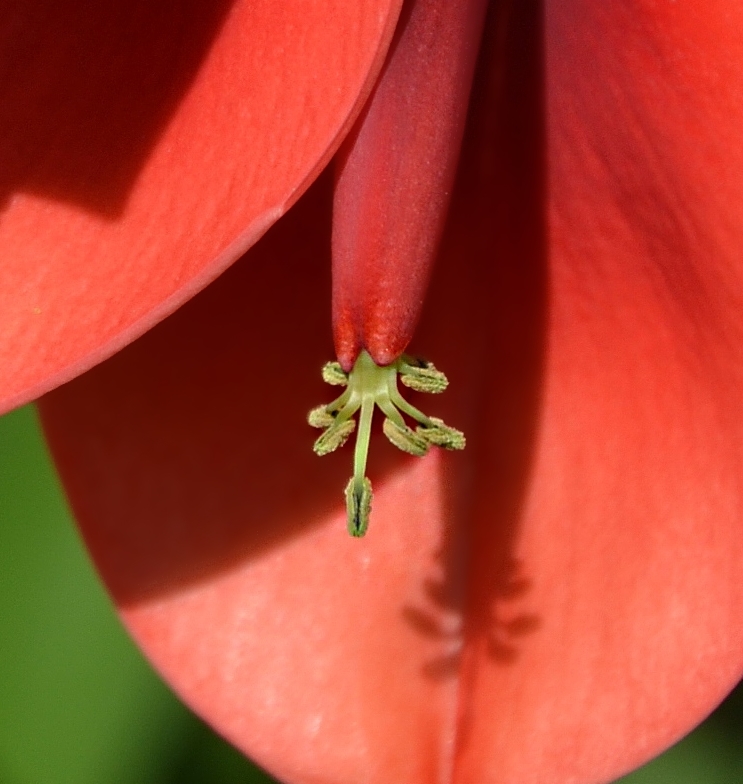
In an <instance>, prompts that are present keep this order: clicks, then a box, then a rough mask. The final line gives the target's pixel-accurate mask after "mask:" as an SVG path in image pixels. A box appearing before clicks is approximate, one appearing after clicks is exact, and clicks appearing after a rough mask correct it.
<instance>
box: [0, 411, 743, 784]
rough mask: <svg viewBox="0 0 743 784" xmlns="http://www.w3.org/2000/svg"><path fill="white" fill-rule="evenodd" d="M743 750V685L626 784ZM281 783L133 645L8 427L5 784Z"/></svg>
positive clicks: (40, 466) (737, 766)
mask: <svg viewBox="0 0 743 784" xmlns="http://www.w3.org/2000/svg"><path fill="white" fill-rule="evenodd" d="M741 740H743V689H741V688H739V689H738V690H737V691H736V692H734V693H733V695H731V697H730V698H729V699H728V700H727V701H726V702H725V703H724V704H723V705H722V706H721V707H720V708H719V709H718V710H717V711H716V712H715V713H714V714H713V715H712V716H711V717H710V718H709V719H708V720H707V722H705V723H704V724H703V725H702V726H701V727H700V728H699V729H698V730H696V732H694V733H692V734H691V735H690V736H689V737H688V738H686V739H685V740H684V741H682V742H681V743H679V744H678V745H677V746H676V747H674V748H673V749H671V750H670V751H669V752H667V753H666V754H664V755H663V756H662V757H659V758H658V759H657V760H655V761H654V762H652V763H650V764H649V765H647V766H646V767H645V768H643V769H641V770H639V771H636V772H635V773H633V774H632V775H631V776H628V777H626V778H624V779H622V780H621V781H622V784H739V783H740V782H742V781H743V743H741ZM272 781H273V779H271V778H270V777H269V776H267V775H266V774H265V773H263V772H262V771H260V770H259V769H258V768H256V767H255V766H253V765H251V764H250V763H249V762H248V761H247V760H245V759H244V758H243V757H242V756H241V755H240V754H239V753H237V752H236V751H235V750H234V749H232V748H231V747H230V746H229V745H228V744H226V743H225V742H224V741H222V740H221V739H220V738H218V737H217V736H216V735H214V733H212V732H211V731H210V730H209V729H208V728H207V727H206V726H205V725H204V724H203V723H202V722H200V721H199V720H198V719H197V718H196V717H195V716H194V715H193V714H191V713H190V712H189V711H188V710H187V709H186V708H184V707H183V706H182V705H181V704H180V703H179V702H178V700H176V699H175V697H174V696H173V695H172V694H171V693H170V691H169V690H168V689H167V687H165V686H164V685H163V684H162V683H161V682H160V681H159V679H158V678H157V677H156V676H155V675H154V673H153V672H152V671H151V670H150V668H149V666H148V665H147V664H146V662H145V661H144V660H143V658H142V657H141V655H140V654H139V652H138V651H137V650H136V648H135V647H134V646H133V645H132V643H131V642H130V641H129V639H128V638H127V636H126V634H125V633H124V631H123V630H122V628H121V626H120V625H119V622H118V620H117V619H116V616H115V614H114V612H113V610H112V608H111V605H110V603H109V601H108V598H107V597H106V595H105V593H104V592H103V589H102V588H101V586H100V585H99V583H98V580H97V578H96V576H95V574H94V572H93V569H92V567H91V566H90V564H89V563H88V560H87V557H86V555H85V553H84V551H83V549H82V545H81V543H80V541H79V540H78V536H77V534H76V532H75V529H74V527H73V524H72V520H71V518H70V515H69V512H68V510H67V509H66V506H65V502H64V498H63V496H62V493H61V491H60V489H59V485H58V482H57V480H56V477H55V474H54V469H53V468H52V466H51V463H50V461H49V458H48V456H47V453H46V450H45V446H44V443H43V440H42V437H41V435H40V431H39V427H38V424H37V421H36V415H35V411H34V409H33V408H32V407H30V406H29V407H26V408H24V409H21V410H19V411H15V412H13V413H11V414H8V415H6V416H5V417H2V418H0V784H237V783H238V782H240V783H241V784H270V782H272ZM546 784H547V783H546Z"/></svg>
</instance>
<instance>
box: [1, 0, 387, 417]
mask: <svg viewBox="0 0 743 784" xmlns="http://www.w3.org/2000/svg"><path fill="white" fill-rule="evenodd" d="M399 6H400V0H364V1H363V2H351V3H349V2H323V3H316V2H308V0H281V2H277V0H257V1H256V0H217V1H216V2H215V0H185V2H181V1H180V0H163V2H156V3H152V2H148V0H135V1H134V2H118V3H90V2H85V1H84V0H62V1H61V2H60V1H58V0H43V1H42V2H41V3H38V2H35V3H26V2H22V0H17V1H16V2H10V3H4V4H3V6H2V9H0V335H2V340H1V341H0V367H2V373H0V410H7V409H8V408H11V407H13V406H15V405H18V404H20V403H21V402H24V401H26V400H28V399H30V398H32V397H34V396H36V395H38V394H40V393H41V392H43V391H46V390H47V389H49V388H51V387H52V386H54V385H56V384H58V383H60V382H61V381H64V380H66V379H68V378H70V377H72V376H74V375H75V374H77V373H80V372H82V371H83V370H84V369H86V368H88V367H90V366H91V365H92V364H94V363H95V362H98V361H100V360H101V359H103V358H104V357H105V356H107V355H109V354H111V353H112V352H114V351H116V350H117V349H118V348H120V347H121V346H123V345H124V344H126V343H128V342H129V341H130V340H132V339H133V338H134V337H136V336H137V335H139V334H141V333H142V332H144V331H145V330H146V329H148V328H149V327H151V326H152V325H153V324H155V323H156V322H157V321H159V320H160V319H162V318H163V317H164V316H166V315H167V314H168V313H170V312H171V311H173V310H174V309H175V308H176V307H178V306H179V305H180V304H181V303H182V302H183V301H185V300H186V299H188V298H189V297H190V296H192V295H193V294H194V293H195V292H196V291H198V290H199V289H201V288H202V287H203V286H204V285H206V284H207V283H208V282H209V281H210V280H212V279H213V278H214V277H216V276H217V275H218V274H219V273H220V272H221V271H222V270H223V269H224V268H225V267H227V266H228V265H229V264H230V263H231V262H232V261H234V260H235V259H236V258H237V257H238V256H239V255H240V254H241V253H242V252H244V250H245V249H246V248H247V247H249V246H250V245H251V244H252V243H253V242H255V241H256V240H257V239H258V238H259V237H260V236H261V234H262V233H263V232H264V231H265V230H266V229H267V228H268V226H270V225H271V224H272V223H273V222H274V221H275V220H276V219H277V218H278V217H279V216H280V215H281V214H282V213H283V212H284V211H285V210H286V209H287V208H288V206H289V205H291V204H292V203H293V202H294V201H295V200H296V199H297V198H298V197H299V195H300V193H301V192H302V191H303V190H304V189H305V188H306V187H307V185H308V184H309V183H310V182H311V181H312V179H313V178H314V177H315V176H316V175H317V173H318V172H319V171H320V169H321V168H322V167H323V166H324V165H325V163H327V161H328V160H329V158H330V156H331V154H332V152H333V150H334V148H335V146H337V144H338V143H339V141H340V138H341V137H342V134H343V133H344V131H345V130H346V128H347V126H348V125H349V123H350V122H351V121H352V120H353V119H354V118H355V114H356V113H357V112H358V111H359V110H360V108H361V105H362V103H363V100H364V99H365V97H366V94H367V93H368V91H369V90H370V89H371V86H372V84H373V79H374V78H375V76H376V72H377V70H378V69H379V67H380V66H381V62H382V59H383V57H384V54H385V52H386V47H387V44H388V41H389V39H390V38H391V36H392V32H393V28H394V24H395V21H396V15H397V13H398V10H399Z"/></svg>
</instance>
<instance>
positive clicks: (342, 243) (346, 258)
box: [332, 0, 487, 371]
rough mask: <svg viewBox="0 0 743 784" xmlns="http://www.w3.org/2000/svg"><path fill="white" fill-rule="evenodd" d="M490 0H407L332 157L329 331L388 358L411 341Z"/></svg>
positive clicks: (350, 350)
mask: <svg viewBox="0 0 743 784" xmlns="http://www.w3.org/2000/svg"><path fill="white" fill-rule="evenodd" d="M486 8H487V0H458V2H455V3H453V2H450V0H416V1H415V2H409V3H407V4H406V5H405V8H404V10H403V14H402V16H401V17H400V20H399V22H398V26H397V31H396V34H395V38H394V39H393V42H392V46H391V47H390V52H389V55H388V57H387V60H386V62H385V65H384V68H383V69H382V72H381V74H380V76H379V80H378V81H377V84H376V85H375V87H374V91H373V92H372V95H371V96H370V98H369V101H368V102H367V105H366V106H365V107H364V111H363V112H362V114H361V116H360V117H359V119H358V121H357V122H356V125H355V126H354V128H353V130H352V131H351V133H350V135H349V137H348V139H346V141H345V142H344V144H343V146H342V147H341V149H340V151H339V153H338V156H337V158H336V161H335V169H336V183H335V196H334V201H333V241H332V250H333V253H332V255H333V335H334V342H335V351H336V355H337V357H338V360H339V362H340V363H341V366H342V367H343V368H344V369H345V370H346V371H349V370H351V368H352V367H353V364H354V362H355V361H356V358H357V357H358V354H359V352H360V351H361V349H365V350H366V351H368V352H369V354H370V355H371V357H372V359H373V360H374V361H375V362H376V363H377V364H378V365H389V364H390V363H391V362H393V361H394V360H396V359H397V358H398V357H399V356H400V355H401V354H402V353H403V351H404V350H405V348H406V347H407V345H408V343H410V341H411V339H412V337H413V333H414V331H415V327H416V325H417V323H418V319H419V317H420V313H421V308H422V307H423V302H424V299H425V295H426V289H427V288H428V281H429V278H430V276H431V267H432V265H433V263H434V261H435V259H436V254H437V251H438V246H439V241H440V239H441V234H442V231H443V228H444V221H445V220H446V213H447V207H448V206H449V200H450V198H451V192H452V186H453V184H454V177H455V174H456V170H457V161H458V160H459V149H460V146H461V143H462V134H463V132H464V124H465V119H466V116H467V106H468V104H469V96H470V90H471V85H472V74H473V72H474V69H475V62H476V60H477V52H478V50H479V48H480V39H481V36H482V26H483V20H484V18H485V10H486Z"/></svg>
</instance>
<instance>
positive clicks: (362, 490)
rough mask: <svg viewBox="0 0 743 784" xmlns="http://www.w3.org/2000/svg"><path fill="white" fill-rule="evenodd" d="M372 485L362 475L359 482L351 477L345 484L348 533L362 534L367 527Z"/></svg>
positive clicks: (353, 534) (352, 534)
mask: <svg viewBox="0 0 743 784" xmlns="http://www.w3.org/2000/svg"><path fill="white" fill-rule="evenodd" d="M371 504H372V486H371V482H370V481H369V480H368V479H367V478H366V477H364V478H363V479H362V480H361V482H357V481H356V479H354V478H353V477H351V478H350V479H349V480H348V484H347V485H346V509H347V511H348V533H349V534H351V536H363V535H364V534H365V533H366V529H367V528H368V527H369V515H370V514H371Z"/></svg>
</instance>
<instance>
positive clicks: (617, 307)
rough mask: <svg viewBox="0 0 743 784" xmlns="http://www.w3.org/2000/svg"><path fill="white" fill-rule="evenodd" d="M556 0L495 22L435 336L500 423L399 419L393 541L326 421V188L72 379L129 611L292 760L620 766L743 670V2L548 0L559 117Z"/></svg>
mask: <svg viewBox="0 0 743 784" xmlns="http://www.w3.org/2000/svg"><path fill="white" fill-rule="evenodd" d="M537 6H538V4H537V3H528V2H524V3H516V4H514V5H513V9H512V16H511V17H510V18H509V17H508V15H507V14H506V11H505V10H504V11H503V18H502V19H501V22H502V26H501V27H499V28H498V29H497V31H493V30H491V31H490V37H489V49H488V51H489V53H490V55H491V60H490V62H489V64H488V68H489V70H488V71H487V72H488V74H489V79H488V80H487V82H486V84H485V85H484V86H482V85H481V89H480V91H479V92H478V95H479V96H480V97H479V98H478V100H477V101H476V103H477V111H476V115H475V116H476V118H477V120H476V122H475V123H474V124H473V126H472V127H471V128H470V131H469V136H468V140H467V142H466V144H465V148H464V149H465V151H466V152H465V157H464V160H463V166H462V168H461V171H460V179H459V182H458V185H457V191H456V193H455V196H454V200H453V205H452V206H453V210H452V214H451V219H450V222H449V225H448V228H447V231H446V235H445V238H444V242H443V247H442V254H441V257H440V263H439V266H438V268H437V274H436V275H435V276H434V280H433V286H432V291H431V298H430V300H429V301H428V303H427V308H426V311H425V313H424V316H423V320H422V322H421V327H420V331H419V342H418V344H417V345H416V348H420V350H421V352H422V353H424V354H425V355H426V356H430V357H432V358H434V360H435V361H436V362H437V364H438V365H439V366H440V367H442V368H444V369H445V370H446V371H447V373H448V375H449V376H450V379H451V382H452V384H451V387H450V389H449V390H448V391H447V393H446V394H445V395H443V396H442V397H441V398H440V399H438V398H437V399H436V400H435V401H433V402H434V403H435V405H433V404H432V403H429V409H430V410H431V413H433V414H437V415H442V416H443V417H444V418H445V419H446V420H447V421H448V422H451V423H452V424H453V425H456V426H458V427H462V428H463V429H464V430H465V431H466V433H467V435H468V439H469V442H468V446H467V449H466V450H465V452H464V453H462V454H461V455H460V454H457V455H452V456H449V455H441V454H438V453H432V454H430V455H429V456H427V457H426V458H423V459H421V460H416V459H415V458H410V459H406V458H404V457H398V456H397V455H393V453H392V452H393V450H392V448H391V447H388V445H387V444H385V442H384V440H383V439H381V438H378V439H377V440H376V442H375V443H374V444H373V446H372V460H373V461H374V462H373V463H372V465H371V467H370V476H371V478H372V480H373V481H374V483H375V489H376V496H375V503H374V510H373V519H372V525H371V527H370V530H369V534H368V535H367V537H366V538H365V539H363V540H354V539H351V538H349V537H347V536H346V535H345V533H344V531H345V520H344V510H343V494H342V488H343V485H344V483H345V479H346V477H347V476H348V468H349V463H350V457H349V456H348V455H347V454H346V455H344V453H343V452H340V453H337V454H335V455H332V456H329V457H327V458H323V459H319V458H316V457H315V456H314V455H312V454H311V450H310V444H311V442H312V438H313V433H311V432H309V429H307V430H303V427H304V425H303V417H304V414H305V412H306V410H307V409H309V408H310V407H312V406H313V405H315V404H316V403H317V402H318V401H320V400H323V399H324V398H323V393H324V390H323V389H322V388H321V387H322V384H320V382H319V380H317V381H316V380H315V379H316V378H317V376H316V373H317V368H318V367H319V365H320V364H321V362H322V361H323V359H324V358H325V356H326V354H327V351H328V350H329V344H330V339H329V335H328V337H327V339H326V338H325V328H324V326H323V325H324V324H325V319H326V313H325V310H326V308H327V307H329V304H328V302H327V299H326V300H323V292H324V291H325V290H326V286H328V281H323V279H322V276H323V270H324V265H325V264H327V259H328V256H329V247H328V246H329V225H328V221H329V211H330V193H329V190H328V183H327V182H326V183H323V184H322V187H320V188H318V189H317V190H315V191H313V192H312V194H311V196H310V197H309V198H307V199H305V200H303V201H302V202H300V204H299V205H298V206H297V209H296V211H293V212H292V213H290V214H289V215H288V216H287V218H286V219H285V220H284V221H282V222H281V223H280V224H279V225H278V226H277V227H275V229H274V230H273V231H272V232H271V233H270V234H269V235H267V236H266V238H265V239H264V241H262V242H261V243H260V244H259V245H258V246H256V248H255V249H254V250H253V251H251V253H250V254H248V256H247V257H246V259H245V261H244V263H242V264H240V265H239V266H237V267H236V268H234V269H233V270H231V271H230V272H229V273H228V275H226V276H225V277H223V278H222V279H221V280H220V281H218V282H217V283H216V284H215V286H214V287H210V288H209V289H208V290H207V291H205V292H204V293H203V294H202V295H201V296H200V297H199V298H197V299H196V300H194V302H193V303H191V304H190V305H188V306H187V307H186V308H184V309H183V310H182V311H180V312H179V313H177V314H175V316H174V317H173V318H172V319H170V320H168V321H166V322H165V323H164V324H162V325H161V326H160V327H158V328H157V329H156V330H153V332H152V333H151V334H149V335H147V336H145V337H144V338H143V339H142V340H141V341H140V342H138V343H136V344H135V345H133V346H131V347H130V348H128V349H127V350H126V351H125V352H122V353H121V354H120V355H119V356H117V357H115V358H114V359H112V360H110V361H109V362H108V363H106V364H104V365H102V366H100V367H99V368H96V369H95V370H94V371H92V372H90V373H89V374H87V375H86V376H84V377H82V378H80V379H78V380H76V381H75V382H73V383H72V384H70V385H68V386H67V387H64V388H62V389H60V390H58V391H57V392H55V393H54V394H52V395H50V396H49V397H48V398H47V399H46V400H45V401H44V402H43V404H42V407H43V411H44V417H45V420H46V424H47V428H48V432H49V434H50V437H51V442H52V445H53V448H54V451H55V454H56V456H57V460H58V462H59V465H60V468H61V470H62V474H63V477H64V479H65V483H66V486H67V488H68V490H69V493H70V497H71V499H72V502H73V504H74V506H75V509H76V510H77V513H78V516H79V519H80V522H81V525H82V526H83V529H84V531H85V535H86V537H87V539H88V541H89V543H90V545H91V548H92V550H93V553H94V555H95V557H96V560H97V562H98V564H99V567H100V568H101V571H102V573H103V575H104V577H105V578H106V580H107V581H108V583H109V585H110V586H111V587H112V589H113V592H114V595H115V597H116V600H117V601H118V603H119V604H120V606H121V607H122V611H123V615H124V617H125V619H126V621H127V623H128V624H129V626H130V628H131V629H132V631H133V633H134V634H135V636H136V637H137V638H138V639H139V641H140V643H141V644H142V645H143V647H144V648H145V650H146V651H147V652H148V654H149V655H150V656H151V657H152V659H153V661H155V662H156V664H157V665H158V667H159V668H160V669H161V671H162V672H163V673H164V674H165V675H166V677H168V679H169V680H170V681H171V682H172V683H173V684H174V685H175V686H176V688H177V689H178V690H179V692H180V693H181V694H182V695H183V696H184V697H185V698H186V699H188V700H189V701H190V702H191V704H193V705H194V706H195V707H196V708H197V709H198V710H200V711H201V712H202V713H203V715H205V716H206V717H207V718H208V719H209V720H210V721H212V722H213V723H214V724H215V725H216V726H217V727H218V728H220V729H221V730H222V731H223V732H225V733H226V734H227V735H228V736H229V737H230V738H231V739H232V740H234V741H235V742H236V743H238V744H239V745H240V746H241V747H242V748H243V749H245V750H247V751H250V752H251V753H253V754H254V755H255V756H256V757H257V758H258V759H259V760H260V761H261V762H263V763H264V764H266V765H268V766H269V767H270V768H271V769H272V770H273V771H274V772H276V773H277V774H278V775H279V776H281V777H282V778H283V779H284V780H285V781H287V782H297V783H298V784H310V783H312V784H317V783H318V782H322V783H325V782H327V784H347V782H349V781H356V780H359V779H360V778H363V779H364V780H365V781H367V782H370V784H377V783H379V784H388V782H390V781H394V782H397V781H400V782H414V783H417V782H420V783H421V784H434V783H436V784H440V782H455V783H456V784H470V782H475V781H476V782H483V783H484V784H496V783H497V784H543V782H549V784H567V782H571V784H581V783H582V784H585V783H587V782H599V781H609V780H611V779H613V778H614V777H616V776H617V775H619V773H620V772H622V771H623V770H625V769H628V768H629V767H632V766H634V765H637V764H639V763H640V762H642V761H643V760H644V759H646V758H647V757H649V756H650V755H651V754H653V753H655V752H657V751H659V750H660V749H661V748H662V747H663V746H665V745H667V744H669V743H670V742H671V741H672V740H674V739H675V738H677V737H678V736H679V735H680V734H681V733H682V732H684V731H685V730H687V729H688V728H690V727H691V726H692V725H693V724H694V723H695V722H697V721H698V720H700V719H701V718H702V717H703V716H704V714H705V713H706V712H707V711H708V710H710V709H711V708H712V707H713V705H714V704H715V702H716V701H717V700H719V699H720V698H721V697H722V696H723V694H724V692H725V691H726V689H728V688H729V687H730V685H731V684H733V683H734V682H735V681H736V680H737V679H738V677H739V676H740V674H741V670H742V669H743V626H742V625H741V623H740V618H741V617H742V616H743V519H742V517H743V510H742V507H743V502H742V501H741V499H742V498H743V394H741V390H743V359H742V352H741V348H740V347H741V345H743V334H741V333H743V302H741V299H743V269H742V263H741V259H742V258H743V216H742V215H741V212H740V209H739V205H740V204H742V203H743V199H741V198H739V197H740V196H741V194H740V193H739V191H740V190H741V189H743V149H741V148H740V147H739V146H738V145H737V136H738V129H739V128H740V127H743V106H742V105H741V102H740V101H739V98H738V95H737V89H736V84H737V82H736V73H737V72H739V71H740V70H743V62H741V60H743V50H741V49H740V47H739V46H738V45H737V37H736V36H737V34H736V32H735V31H736V30H740V29H741V28H742V27H743V18H741V16H743V10H741V11H738V10H737V6H736V7H733V6H730V5H729V4H723V3H721V2H720V3H712V4H707V5H706V6H705V7H704V8H702V7H701V6H700V7H699V8H698V9H697V8H696V7H692V6H691V5H688V4H687V5H683V4H680V3H676V4H668V5H660V4H656V3H650V2H647V3H641V2H638V3H635V4H633V5H632V7H631V8H630V7H628V5H627V4H626V2H624V0H622V2H620V0H606V1H605V2H603V3H601V4H600V5H599V4H595V3H591V2H588V1H587V0H586V2H584V3H583V2H578V0H572V1H571V2H566V0H560V2H555V3H554V4H550V5H549V6H548V14H547V17H546V19H547V49H546V52H547V62H546V70H547V73H548V81H547V85H546V87H547V90H546V99H547V100H546V107H547V116H546V118H545V117H544V114H543V112H544V106H545V102H544V101H543V98H544V97H545V96H544V95H543V91H542V84H541V77H542V73H543V67H544V64H543V63H542V40H541V32H542V30H541V27H540V23H541V19H542V16H541V9H540V8H539V7H537ZM506 21H508V22H509V24H508V26H505V23H506ZM496 33H499V34H496ZM484 96H489V97H488V100H487V101H485V99H484ZM323 188H324V189H325V190H323ZM545 209H546V210H547V214H546V215H545ZM288 346H293V347H294V348H295V352H294V354H290V353H289V352H288V350H287V347H288ZM288 357H289V358H288ZM303 433H304V434H305V435H303Z"/></svg>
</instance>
